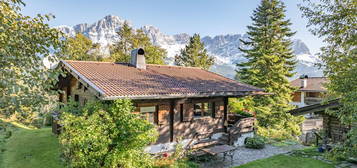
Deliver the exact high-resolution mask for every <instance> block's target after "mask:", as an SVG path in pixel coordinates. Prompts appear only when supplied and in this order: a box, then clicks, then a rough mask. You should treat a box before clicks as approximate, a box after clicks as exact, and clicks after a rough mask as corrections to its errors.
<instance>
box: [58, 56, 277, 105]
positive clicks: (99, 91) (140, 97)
mask: <svg viewBox="0 0 357 168" xmlns="http://www.w3.org/2000/svg"><path fill="white" fill-rule="evenodd" d="M59 65H60V66H59V67H63V68H65V69H66V70H67V71H68V72H69V73H70V74H71V75H72V76H74V77H75V78H77V79H78V80H79V81H80V82H82V83H83V84H87V86H88V87H89V88H91V89H90V90H91V91H92V92H93V93H94V95H95V96H96V97H97V98H99V99H100V100H116V99H133V100H145V99H179V98H204V97H244V96H251V95H272V94H271V93H265V92H264V91H262V90H258V91H231V92H227V91H225V92H202V93H184V94H165V95H163V94H158V95H125V96H107V95H106V94H105V92H104V91H103V90H102V89H100V88H99V87H98V86H96V85H95V84H94V83H93V82H91V81H90V80H89V79H88V78H86V77H85V76H83V75H82V74H81V73H79V72H78V71H77V70H76V69H75V68H74V67H72V66H71V65H70V64H68V63H67V62H66V61H63V60H61V61H60V63H59Z"/></svg>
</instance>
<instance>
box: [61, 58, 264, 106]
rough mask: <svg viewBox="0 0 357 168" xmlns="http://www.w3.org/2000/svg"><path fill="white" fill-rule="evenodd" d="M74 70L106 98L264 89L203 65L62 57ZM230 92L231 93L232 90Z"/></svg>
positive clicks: (225, 92) (211, 93) (65, 63)
mask: <svg viewBox="0 0 357 168" xmlns="http://www.w3.org/2000/svg"><path fill="white" fill-rule="evenodd" d="M62 62H63V63H64V65H65V66H67V67H68V68H70V69H71V70H72V71H73V72H74V73H76V74H77V75H79V76H80V78H84V79H85V80H87V82H88V83H91V84H92V85H94V86H92V87H94V88H95V89H96V90H97V91H98V92H100V93H101V94H103V95H102V96H103V97H104V98H105V99H115V98H120V97H153V96H168V97H175V95H191V96H192V97H195V96H199V95H205V94H206V95H218V94H224V95H232V96H234V95H242V93H246V92H262V91H263V90H262V89H259V88H256V87H253V86H250V85H247V84H243V83H240V82H237V81H234V80H231V79H228V78H226V77H223V76H221V75H218V74H215V73H213V72H209V71H206V70H203V69H200V68H194V67H180V66H166V65H150V64H149V65H147V67H146V70H143V69H137V68H135V67H133V66H130V65H129V64H123V63H110V62H92V61H62ZM228 92H229V93H228Z"/></svg>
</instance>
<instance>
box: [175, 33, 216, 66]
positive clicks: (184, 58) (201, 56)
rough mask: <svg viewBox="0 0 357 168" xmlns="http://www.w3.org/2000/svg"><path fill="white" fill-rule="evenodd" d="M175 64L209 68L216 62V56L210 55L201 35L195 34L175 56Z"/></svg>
mask: <svg viewBox="0 0 357 168" xmlns="http://www.w3.org/2000/svg"><path fill="white" fill-rule="evenodd" d="M175 64H176V65H179V66H189V67H200V68H202V69H206V70H208V69H209V68H210V67H211V66H212V65H213V64H214V57H212V56H210V55H208V53H207V50H206V49H205V46H204V43H203V42H201V37H200V35H199V34H194V35H193V36H192V37H190V41H189V43H188V44H187V45H186V46H185V48H184V49H181V52H180V54H178V55H176V56H175Z"/></svg>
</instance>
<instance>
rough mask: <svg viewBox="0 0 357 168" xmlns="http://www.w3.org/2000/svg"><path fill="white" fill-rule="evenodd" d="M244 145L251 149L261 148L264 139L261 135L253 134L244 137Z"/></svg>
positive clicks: (263, 145)
mask: <svg viewBox="0 0 357 168" xmlns="http://www.w3.org/2000/svg"><path fill="white" fill-rule="evenodd" d="M245 147H247V148H252V149H263V148H264V147H265V140H264V138H263V137H260V136H255V137H253V138H251V137H248V138H246V139H245Z"/></svg>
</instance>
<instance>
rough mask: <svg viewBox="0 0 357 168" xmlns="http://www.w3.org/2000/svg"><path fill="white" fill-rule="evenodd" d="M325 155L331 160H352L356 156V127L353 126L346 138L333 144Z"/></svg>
mask: <svg viewBox="0 0 357 168" xmlns="http://www.w3.org/2000/svg"><path fill="white" fill-rule="evenodd" d="M327 156H328V158H329V159H332V160H349V161H351V162H354V161H355V158H357V128H353V129H352V130H351V131H350V132H349V133H348V134H347V140H346V141H345V142H343V143H340V144H337V145H336V146H334V148H333V149H332V150H331V151H330V152H329V153H328V155H327Z"/></svg>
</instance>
